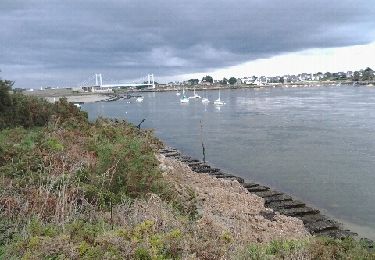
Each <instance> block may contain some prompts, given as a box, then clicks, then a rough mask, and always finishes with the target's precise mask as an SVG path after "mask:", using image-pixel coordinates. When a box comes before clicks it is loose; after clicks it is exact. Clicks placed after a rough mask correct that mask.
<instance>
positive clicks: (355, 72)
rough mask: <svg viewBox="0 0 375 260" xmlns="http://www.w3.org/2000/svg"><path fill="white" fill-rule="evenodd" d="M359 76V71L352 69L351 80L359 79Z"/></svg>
mask: <svg viewBox="0 0 375 260" xmlns="http://www.w3.org/2000/svg"><path fill="white" fill-rule="evenodd" d="M359 77H360V74H359V71H354V74H353V81H359Z"/></svg>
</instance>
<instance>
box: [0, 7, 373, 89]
mask: <svg viewBox="0 0 375 260" xmlns="http://www.w3.org/2000/svg"><path fill="white" fill-rule="evenodd" d="M374 17H375V4H374V3H372V1H369V0H367V1H362V0H311V1H306V0H267V1H265V0H204V1H202V0H188V1H187V0H133V1H128V0H117V1H115V0H106V1H103V0H100V1H99V0H80V1H78V0H64V1H61V0H45V1H42V0H23V1H22V0H0V69H1V70H2V72H1V73H0V77H2V78H6V79H11V80H15V81H16V84H17V86H19V87H40V86H47V85H52V86H59V85H77V84H79V83H80V82H82V81H84V80H86V79H87V78H88V77H89V76H90V75H93V74H95V73H102V74H103V79H104V81H106V79H107V80H108V79H114V80H123V79H128V80H129V81H130V80H133V79H136V78H140V77H144V76H146V75H147V74H148V73H154V74H155V76H156V77H157V78H159V79H160V80H164V81H166V80H168V79H171V80H172V79H175V78H184V77H185V78H186V77H190V76H201V75H203V74H206V73H212V74H213V75H215V77H222V76H224V75H226V73H228V74H229V73H230V74H233V75H236V76H247V75H249V76H250V75H253V74H255V75H257V74H268V75H274V74H277V73H287V72H288V71H290V73H295V72H297V70H298V69H300V70H302V69H310V70H312V69H313V70H317V71H320V70H322V71H324V70H329V69H332V70H334V69H336V68H337V69H341V68H343V69H344V68H350V69H360V67H359V68H356V67H358V66H371V65H374V64H375V58H373V59H367V60H366V58H368V57H370V56H371V55H372V57H375V53H374V50H375V48H374V44H373V43H374V41H375V19H374ZM352 46H355V47H352ZM355 51H357V52H355ZM353 53H354V54H353ZM355 53H357V54H358V55H364V56H363V57H360V56H358V55H357V54H355ZM366 54H367V55H366ZM342 55H344V56H345V55H348V58H344V59H341V60H340V61H338V60H334V59H338V58H339V57H342ZM353 59H354V60H353ZM371 62H372V63H371ZM306 63H310V64H306ZM312 63H314V64H315V65H312ZM367 63H371V64H368V65H366V64H367ZM304 66H305V67H304ZM335 66H336V67H335ZM340 66H341V67H340ZM320 67H322V68H321V69H320ZM280 68H282V69H280ZM317 71H315V72H317ZM306 72H309V71H306ZM311 72H314V71H311ZM227 76H232V75H227Z"/></svg>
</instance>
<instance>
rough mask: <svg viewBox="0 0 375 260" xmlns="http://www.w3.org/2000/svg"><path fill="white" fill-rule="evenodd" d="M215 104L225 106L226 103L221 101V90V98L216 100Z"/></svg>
mask: <svg viewBox="0 0 375 260" xmlns="http://www.w3.org/2000/svg"><path fill="white" fill-rule="evenodd" d="M214 104H215V105H218V106H222V105H224V104H225V103H224V102H223V101H221V99H220V89H219V98H218V99H216V100H215V101H214Z"/></svg>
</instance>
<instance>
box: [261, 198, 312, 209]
mask: <svg viewBox="0 0 375 260" xmlns="http://www.w3.org/2000/svg"><path fill="white" fill-rule="evenodd" d="M266 206H267V207H270V208H272V209H290V208H301V207H304V206H306V205H305V203H303V202H302V201H298V200H288V201H273V202H270V203H267V204H266Z"/></svg>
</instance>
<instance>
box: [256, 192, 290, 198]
mask: <svg viewBox="0 0 375 260" xmlns="http://www.w3.org/2000/svg"><path fill="white" fill-rule="evenodd" d="M251 193H253V194H255V195H258V196H259V197H262V198H267V197H272V196H275V195H282V194H284V193H282V192H279V191H273V190H267V191H255V192H251Z"/></svg>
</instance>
